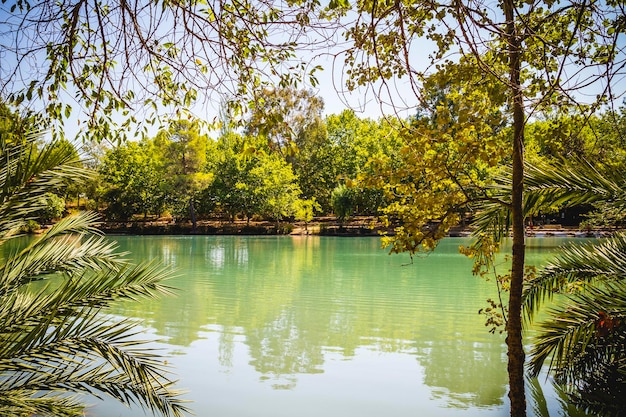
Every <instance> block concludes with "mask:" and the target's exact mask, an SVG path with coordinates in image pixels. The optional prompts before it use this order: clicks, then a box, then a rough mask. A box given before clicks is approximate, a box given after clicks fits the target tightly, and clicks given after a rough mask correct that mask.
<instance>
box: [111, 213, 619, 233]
mask: <svg viewBox="0 0 626 417" xmlns="http://www.w3.org/2000/svg"><path fill="white" fill-rule="evenodd" d="M100 230H102V232H104V233H106V234H111V235H241V236H279V235H283V236H287V235H292V236H309V235H310V236H345V237H358V236H371V237H379V236H381V234H387V235H393V234H394V230H393V227H385V226H384V225H383V224H382V223H381V222H380V221H378V220H377V219H376V218H375V217H357V218H353V219H350V220H348V221H345V222H343V223H341V222H338V221H337V220H336V219H335V218H333V217H323V218H316V219H315V220H313V221H311V222H308V223H305V222H281V223H276V222H268V221H249V222H248V221H242V220H238V221H234V222H229V221H221V220H200V221H198V222H197V225H196V230H195V231H194V230H192V224H191V222H190V221H184V222H174V221H172V220H171V219H157V220H143V219H142V220H132V221H126V222H102V223H101V224H100ZM471 232H472V229H471V228H469V227H463V226H455V227H453V228H451V229H450V231H449V232H448V233H447V236H450V237H469V236H470V235H471ZM614 232H615V230H613V229H591V230H581V229H580V228H579V227H576V226H561V225H557V224H552V225H543V226H534V227H527V228H526V236H527V237H576V238H602V237H608V236H611V235H612V234H613V233H614Z"/></svg>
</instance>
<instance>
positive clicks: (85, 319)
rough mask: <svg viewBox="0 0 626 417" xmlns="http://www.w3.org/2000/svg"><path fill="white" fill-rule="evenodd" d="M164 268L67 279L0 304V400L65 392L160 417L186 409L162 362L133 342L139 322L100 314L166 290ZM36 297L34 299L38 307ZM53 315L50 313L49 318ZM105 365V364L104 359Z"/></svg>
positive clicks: (15, 296)
mask: <svg viewBox="0 0 626 417" xmlns="http://www.w3.org/2000/svg"><path fill="white" fill-rule="evenodd" d="M169 274H170V273H169V272H167V271H166V270H165V269H164V268H163V267H161V266H158V265H154V264H147V265H142V266H135V267H132V266H128V267H126V268H125V269H124V270H121V271H111V270H105V271H95V272H92V273H90V274H88V275H87V276H84V277H82V279H81V277H75V276H74V277H72V278H68V279H65V280H64V281H63V284H62V285H61V286H60V287H59V288H57V289H55V290H54V291H49V290H47V289H43V290H42V291H41V292H39V293H37V294H28V293H27V294H24V293H19V292H18V293H12V295H11V296H8V295H7V296H5V297H3V299H4V300H5V301H7V302H6V303H3V305H2V306H1V307H0V335H1V336H2V337H1V339H2V341H3V343H1V344H0V374H2V375H8V374H10V375H11V377H10V378H5V379H4V380H3V381H2V382H1V383H0V397H2V396H3V393H4V394H5V395H12V394H10V393H11V392H13V391H15V390H18V391H20V390H21V391H25V392H37V391H39V390H62V391H70V392H87V393H90V394H93V395H96V396H101V395H102V394H108V395H111V396H113V397H114V398H116V399H118V400H120V401H122V402H124V403H126V404H128V405H130V404H131V403H133V404H140V405H142V406H144V407H146V408H148V409H150V410H152V411H155V412H156V411H158V412H160V413H162V414H163V415H166V416H169V415H172V416H179V415H182V413H183V412H184V411H185V410H186V409H185V407H184V406H183V403H182V401H181V400H179V399H178V395H179V393H178V392H177V391H175V390H173V389H172V384H173V382H172V381H170V380H168V379H167V378H165V377H164V375H165V374H166V370H165V368H164V367H163V366H162V364H161V362H160V357H159V356H158V355H156V354H154V353H152V352H151V351H150V349H146V348H138V347H137V346H141V345H142V344H143V343H144V342H143V341H141V340H137V339H135V338H134V337H135V336H137V332H138V330H137V329H136V323H135V322H132V321H128V320H122V321H119V320H113V321H111V320H107V318H106V317H105V316H102V315H101V314H99V312H100V310H101V308H102V307H105V306H107V305H109V304H110V303H111V302H112V301H116V300H121V299H133V300H135V299H137V298H140V297H155V296H158V295H159V294H163V293H170V292H171V288H169V287H167V286H165V285H163V284H162V281H163V280H164V279H166V278H167V276H169ZM35 300H36V302H35ZM51 312H54V314H51ZM103 361H104V362H103Z"/></svg>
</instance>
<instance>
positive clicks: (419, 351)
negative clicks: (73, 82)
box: [115, 236, 573, 417]
mask: <svg viewBox="0 0 626 417" xmlns="http://www.w3.org/2000/svg"><path fill="white" fill-rule="evenodd" d="M116 239H117V240H118V241H119V243H120V246H121V248H122V249H124V250H128V251H130V252H131V253H132V255H133V257H135V258H136V259H143V260H147V259H152V258H157V259H160V260H162V261H164V262H165V263H166V264H167V265H170V266H171V267H172V268H175V269H176V270H177V271H178V273H179V276H178V277H177V278H176V279H175V280H173V281H172V282H171V284H172V285H173V286H175V287H177V288H179V291H180V292H179V296H178V297H176V298H165V299H161V300H146V301H145V302H143V303H142V304H136V303H132V304H129V303H124V304H120V305H118V306H117V308H116V311H115V313H117V314H120V315H126V316H131V317H136V318H140V319H142V320H144V321H145V323H146V324H147V325H148V326H150V327H151V328H153V329H155V331H156V333H157V334H158V335H160V336H162V337H164V338H165V339H166V343H167V346H169V349H170V351H171V352H172V353H177V354H179V355H178V356H177V357H174V358H173V359H172V363H173V364H174V365H175V367H176V369H177V370H178V373H179V375H180V378H181V381H182V385H183V386H185V387H186V388H188V389H189V390H190V391H191V392H190V398H192V399H193V400H194V401H195V402H196V413H197V414H198V415H200V416H203V415H209V413H210V414H211V415H220V416H222V417H223V416H229V415H232V416H242V415H251V416H252V415H254V416H257V415H259V413H258V407H259V406H262V407H263V409H268V410H270V409H271V410H273V412H272V413H270V412H269V411H268V415H273V416H276V415H285V416H287V415H290V414H289V413H291V415H294V414H293V413H294V412H295V413H296V415H305V414H306V413H303V410H302V407H311V410H310V411H311V415H315V416H320V415H326V416H332V415H337V416H340V415H346V414H345V413H341V412H339V410H341V409H342V407H355V406H356V404H360V406H361V405H365V404H370V403H371V404H370V405H371V407H365V408H364V409H363V410H361V411H360V414H361V415H380V412H381V409H380V408H379V407H383V408H384V410H383V411H384V412H386V413H387V414H391V415H394V416H402V415H415V412H416V411H420V415H453V414H454V413H455V412H457V411H458V412H463V415H464V416H465V415H472V413H473V414H474V415H481V416H482V415H487V414H485V413H492V414H493V415H505V414H506V391H507V389H506V384H507V376H506V356H505V347H504V341H503V338H502V337H501V336H498V335H491V334H489V333H488V332H487V331H486V330H485V327H484V326H483V321H482V320H483V319H482V318H481V317H480V316H479V315H478V314H476V311H478V309H479V308H481V307H483V306H484V301H485V300H486V299H487V298H490V297H494V295H495V294H494V291H495V288H494V286H493V285H492V284H491V283H488V282H485V281H483V280H481V279H479V278H476V277H473V276H472V275H471V273H470V264H471V261H470V260H468V259H465V258H464V257H462V256H460V255H459V254H458V251H457V248H458V245H459V244H462V243H463V242H461V241H460V240H458V239H449V240H445V241H444V242H443V243H442V244H441V246H440V248H439V249H438V250H437V251H436V253H434V254H432V255H430V256H428V257H425V258H424V259H419V260H416V261H415V263H414V264H413V265H409V266H402V265H403V264H404V263H406V261H407V259H406V258H402V257H398V256H388V255H387V254H386V252H384V251H382V250H380V249H379V241H378V239H375V238H354V239H352V238H351V239H341V238H315V237H307V238H291V237H203V236H196V237H132V238H130V237H129V238H122V237H120V238H116ZM266 388H270V391H267V390H266ZM207 390H209V391H207ZM407 390H408V391H407ZM207 392H213V393H215V394H216V396H217V397H219V399H216V398H214V397H213V400H209V399H207V398H205V397H206V393H207ZM280 392H288V393H289V394H288V395H287V394H280ZM242 395H243V396H248V397H250V398H251V399H250V401H249V408H248V406H246V407H244V408H245V409H242V408H241V407H243V405H241V404H239V405H237V406H235V405H234V404H232V402H233V401H238V400H237V399H236V398H238V397H240V396H242ZM539 397H541V396H539ZM228 398H230V399H231V403H230V405H229V404H227V403H226V402H227V399H228ZM261 398H263V399H269V398H272V399H273V400H272V405H271V406H270V405H269V404H265V402H263V404H264V405H260V403H259V402H258V401H261ZM541 398H543V397H541ZM220 401H226V402H225V403H223V404H221V403H220ZM264 401H265V400H264ZM322 402H323V403H324V404H325V405H324V406H322V405H321V403H322ZM318 403H319V404H318ZM220 404H221V406H220ZM304 404H309V405H308V406H305V405H304ZM329 404H334V405H333V406H332V407H331V406H330V405H329ZM324 407H331V409H326V408H324ZM547 408H549V406H548V405H545V404H542V403H541V401H538V402H537V404H536V406H535V407H534V410H535V412H536V415H548V414H547V413H546V412H545V409H547ZM252 410H255V411H252ZM428 410H430V411H428ZM442 410H446V411H445V412H443V414H442ZM455 410H457V411H455ZM215 412H218V414H215ZM429 413H430V414H429ZM468 413H469V414H468ZM353 414H354V413H353V412H350V415H353ZM571 415H573V414H571Z"/></svg>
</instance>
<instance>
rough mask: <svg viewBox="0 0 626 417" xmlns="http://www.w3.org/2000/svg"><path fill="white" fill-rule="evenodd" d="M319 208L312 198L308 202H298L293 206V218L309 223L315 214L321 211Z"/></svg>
mask: <svg viewBox="0 0 626 417" xmlns="http://www.w3.org/2000/svg"><path fill="white" fill-rule="evenodd" d="M321 209H322V208H321V206H320V205H319V204H318V203H317V202H316V201H315V199H314V198H312V199H310V200H302V199H300V200H298V201H296V204H295V213H294V218H295V219H296V220H299V221H303V222H305V224H307V223H309V222H310V221H311V220H313V217H314V215H315V213H316V212H319V211H321Z"/></svg>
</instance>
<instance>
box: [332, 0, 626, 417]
mask: <svg viewBox="0 0 626 417" xmlns="http://www.w3.org/2000/svg"><path fill="white" fill-rule="evenodd" d="M332 6H335V7H336V8H337V9H338V10H342V9H341V8H342V7H348V5H347V4H345V3H344V2H337V3H333V4H332ZM355 8H356V11H357V17H356V21H355V23H354V24H353V25H351V26H350V27H349V28H348V29H347V31H346V32H347V36H348V38H349V39H352V40H353V41H354V47H353V48H351V49H350V50H349V51H348V53H347V62H348V66H349V68H350V75H351V78H350V83H351V84H350V85H349V87H356V86H358V85H359V84H365V83H372V84H377V85H382V87H381V88H383V89H384V88H385V86H387V87H388V84H389V82H388V80H390V79H396V78H399V77H404V76H406V77H407V78H408V88H412V89H413V91H414V92H415V93H416V98H417V99H419V98H420V96H421V94H420V91H419V88H420V83H421V82H422V81H423V73H424V71H423V70H422V69H420V68H417V67H416V65H415V64H414V62H415V61H414V58H413V57H414V56H415V55H416V54H418V55H422V54H421V53H420V52H419V51H416V50H415V49H416V48H421V47H422V45H421V44H419V43H418V42H415V41H416V40H418V39H427V40H430V41H432V42H433V43H434V45H435V47H434V51H433V53H432V54H431V55H430V58H431V62H432V63H433V64H436V63H438V62H440V61H441V60H442V59H443V58H444V57H447V56H448V55H449V54H451V53H455V52H458V53H460V54H462V55H464V56H471V57H472V59H473V60H474V61H475V65H476V67H477V68H478V69H480V71H481V72H482V73H483V74H484V75H485V77H488V78H491V77H494V78H495V82H496V83H497V85H498V86H499V87H500V89H502V90H503V91H506V97H507V108H508V111H509V112H510V117H511V140H510V145H509V150H510V160H511V164H512V172H511V176H512V185H513V186H512V188H511V190H510V191H511V192H510V195H509V196H508V198H507V200H506V201H503V202H502V203H503V204H505V205H507V206H508V207H509V208H510V210H511V213H512V215H511V217H510V223H509V224H510V225H511V227H512V231H513V260H512V269H511V283H510V287H511V291H510V293H509V306H508V307H509V310H508V318H507V339H506V341H507V346H508V371H509V389H510V391H509V399H510V401H511V415H512V416H524V415H525V414H526V401H525V393H524V372H523V370H524V350H523V346H522V334H521V330H522V322H521V298H522V284H523V279H524V214H523V210H522V208H523V206H522V204H523V177H524V175H523V174H524V142H525V131H524V128H525V124H526V121H527V119H528V116H529V115H531V114H533V113H534V112H536V111H537V110H539V109H541V107H542V106H557V105H569V104H575V105H577V104H578V103H577V102H576V93H575V92H576V91H579V92H581V93H582V94H584V93H585V90H586V91H589V89H590V88H593V87H592V86H595V88H596V91H595V92H596V93H597V96H598V97H599V98H600V100H604V101H608V102H609V103H610V102H612V101H613V100H614V99H615V98H616V95H615V94H616V93H617V92H616V91H615V89H616V88H617V86H616V81H617V80H618V79H619V78H620V77H621V74H623V71H624V65H623V64H624V62H625V61H626V56H625V54H624V49H623V48H624V46H623V43H622V42H620V39H621V37H622V36H623V34H624V31H625V30H626V27H625V25H624V6H623V4H622V3H621V2H616V1H609V2H594V1H589V2H588V1H582V2H571V3H570V2H568V3H565V4H561V3H558V2H543V1H530V2H516V1H514V0H501V1H494V2H492V3H487V4H486V3H484V2H473V1H470V2H451V3H448V2H427V3H418V4H415V3H414V2H411V1H396V2H393V3H385V2H378V1H376V0H370V1H364V2H359V3H358V4H357V5H356V6H355ZM501 69H503V70H504V71H500V70H501ZM599 81H602V83H600V82H599ZM421 228H422V227H421V226H418V227H416V228H415V229H416V230H419V229H421Z"/></svg>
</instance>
